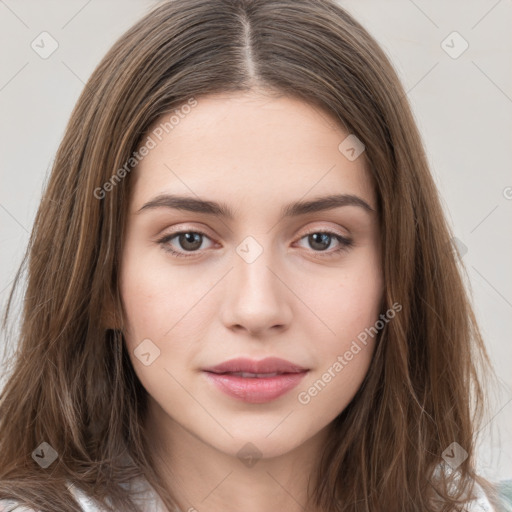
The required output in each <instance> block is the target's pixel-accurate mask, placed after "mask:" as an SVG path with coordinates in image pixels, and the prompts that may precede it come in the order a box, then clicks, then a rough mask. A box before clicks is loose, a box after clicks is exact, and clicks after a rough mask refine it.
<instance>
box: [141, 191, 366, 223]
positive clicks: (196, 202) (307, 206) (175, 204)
mask: <svg viewBox="0 0 512 512" xmlns="http://www.w3.org/2000/svg"><path fill="white" fill-rule="evenodd" d="M342 206H358V207H360V208H362V209H363V210H365V211H366V212H368V213H371V212H375V210H374V209H373V208H372V207H371V206H370V205H369V204H368V203H367V202H366V201H365V200H364V199H362V198H360V197H359V196H356V195H353V194H334V195H328V196H324V197H319V198H317V199H313V200H311V201H297V202H295V203H291V204H288V205H286V206H284V207H283V209H282V210H281V216H282V217H283V218H284V217H295V216H299V215H305V214H307V213H314V212H320V211H325V210H332V209H334V208H340V207H342ZM156 208H173V209H176V210H184V211H188V212H195V213H204V214H207V215H213V216H215V217H221V218H227V219H230V220H233V219H234V218H235V214H234V212H233V210H232V209H231V208H230V207H229V206H228V205H227V204H225V203H218V202H215V201H208V200H205V199H198V198H194V197H188V196H179V195H172V194H160V195H158V196H156V197H155V198H153V199H151V200H150V201H148V202H147V203H145V204H144V205H143V206H142V207H141V208H140V209H139V210H138V211H137V213H140V212H142V211H144V210H153V209H156Z"/></svg>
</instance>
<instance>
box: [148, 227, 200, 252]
mask: <svg viewBox="0 0 512 512" xmlns="http://www.w3.org/2000/svg"><path fill="white" fill-rule="evenodd" d="M204 238H208V236H207V235H206V234H204V233H201V232H200V231H179V232H177V233H173V234H171V235H166V236H164V237H163V238H161V239H160V240H158V243H159V244H160V245H161V246H162V247H163V249H164V250H165V251H167V252H170V253H171V254H173V255H174V256H178V257H180V256H183V257H187V256H188V254H186V253H187V252H189V253H197V252H199V249H200V248H201V245H202V244H203V241H204ZM174 239H177V244H176V243H175V244H172V243H171V241H172V240H174Z"/></svg>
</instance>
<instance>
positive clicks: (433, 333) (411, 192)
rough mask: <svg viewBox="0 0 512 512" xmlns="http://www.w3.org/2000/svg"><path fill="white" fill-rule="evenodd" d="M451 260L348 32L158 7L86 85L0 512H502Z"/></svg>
mask: <svg viewBox="0 0 512 512" xmlns="http://www.w3.org/2000/svg"><path fill="white" fill-rule="evenodd" d="M451 236H452V235H451V233H450V230H449V227H448V226H447V223H446V221H445V218H444V216H443V212H442V208H441V206H440V202H439V198H438V193H437V191H436V189H435V186H434V183H433V180H432V177H431V175H430V173H429V169H428V165H427V161H426V158H425V154H424V151H423V148H422V143H421V139H420V136H419V134H418V130H417V128H416V126H415V124H414V121H413V117H412V115H411V111H410V107H409V105H408V103H407V98H406V95H405V93H404V90H403V88H402V86H401V84H400V83H399V80H398V78H397V76H396V74H395V71H394V70H393V67H392V66H391V64H390V62H389V60H388V59H387V57H386V56H385V54H384V53H383V51H382V50H381V49H380V48H379V46H378V45H377V43H376V42H375V40H374V39H373V38H372V37H371V36H370V35H369V34H368V33H367V32H366V31H365V29H364V28H363V27H362V26H361V25H359V24H358V23H357V22H356V21H355V20H354V19H353V18H352V17H351V16H350V15H349V14H348V13H347V12H345V11H344V10H343V9H342V8H340V7H339V6H338V5H337V4H335V3H334V2H331V1H328V0H319V1H314V2H313V1H306V0H175V1H172V2H165V3H162V4H161V5H159V6H158V7H156V8H155V9H154V10H153V11H152V12H151V13H149V14H148V15H147V16H145V17H144V18H143V19H142V20H140V21H139V22H138V23H137V24H136V25H135V26H133V27H132V28H131V29H130V30H128V31H127V32H126V34H124V35H123V36H122V37H121V38H120V39H119V40H118V41H117V43H116V44H115V45H114V46H113V48H112V49H111V50H110V51H109V52H108V54H107V55H106V57H105V58H104V59H103V61H102V62H101V63H100V64H99V66H98V68H97V69H96V70H95V72H94V73H93V75H92V76H91V78H90V80H89V82H88V83H87V85H86V87H85V90H84V91H83V93H82V95H81V97H80V99H79V101H78V103H77V105H76V108H75V110H74V112H73V114H72V116H71V119H70V121H69V124H68V127H67V129H66V133H65V136H64V139H63V141H62V144H61V146H60V148H59V150H58V153H57V155H56V159H55V163H54V167H53V170H52V174H51V177H50V180H49V183H48V185H47V188H46V191H45V193H44V195H43V198H42V201H41V206H40V208H39V212H38V214H37V218H36V221H35V224H34V228H33V232H32V236H31V239H30V244H29V248H28V255H27V256H28V258H27V261H28V274H27V289H26V292H25V300H24V306H23V307H24V310H23V317H22V320H21V330H20V334H19V341H18V343H19V349H18V352H17V354H16V358H15V359H14V360H13V361H12V362H11V363H12V364H11V366H10V372H9V375H8V379H7V382H6V384H5V387H4V389H3V392H2V395H1V401H0V411H1V414H0V455H1V460H2V464H1V466H0V498H3V501H2V505H1V506H0V507H3V510H11V509H15V510H41V511H66V512H68V511H79V510H86V511H98V510H122V511H136V510H147V511H155V510H160V511H165V510H169V511H175V510H181V511H190V512H191V511H208V512H219V511H223V512H226V511H235V510H246V511H249V512H257V511H258V512H259V511H263V510H265V511H269V510H283V511H289V512H295V511H302V510H307V511H308V512H310V511H311V512H327V511H329V512H331V511H340V512H341V511H343V512H348V511H358V512H359V511H365V512H369V511H371V512H376V511H385V512H389V511H395V510H396V511H408V512H412V511H422V512H424V511H437V510H446V511H448V510H450V511H452V510H453V511H455V510H457V511H458V510H473V511H476V510H500V508H499V507H500V505H499V503H498V497H497V493H496V492H493V490H492V486H491V485H490V484H488V483H487V482H485V481H484V480H483V479H482V478H481V477H479V476H478V475H477V474H476V470H475V468H476V461H475V436H476V432H477V429H478V426H477V425H478V420H479V418H480V417H481V413H482V405H483V403H482V400H483V392H482V383H481V381H480V376H479V375H478V374H477V368H478V367H479V366H480V365H484V366H485V365H486V364H487V363H488V359H487V356H486V353H485V349H484V346H483V343H482V338H481V335H480V333H479V330H478V326H477V324H476V322H475V317H474V315H473V312H472V309H471V306H470V303H469V300H468V297H467V295H466V291H465V289H464V285H463V281H462V278H461V271H460V269H459V267H458V264H459V261H458V259H457V257H456V253H455V252H454V251H453V250H452V244H451ZM21 276H22V273H21V271H20V273H19V274H18V278H20V277H21ZM18 280H19V279H18ZM11 298H12V295H11ZM11 309H12V308H11ZM8 312H9V308H8V311H7V313H8ZM17 505H20V506H21V505H24V506H25V507H27V508H26V509H23V508H20V507H18V508H14V507H16V506H17ZM0 510H1V508H0Z"/></svg>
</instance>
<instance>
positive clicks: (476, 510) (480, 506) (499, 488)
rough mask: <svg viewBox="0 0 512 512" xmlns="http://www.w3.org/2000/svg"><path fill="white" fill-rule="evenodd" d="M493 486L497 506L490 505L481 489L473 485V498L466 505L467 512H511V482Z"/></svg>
mask: <svg viewBox="0 0 512 512" xmlns="http://www.w3.org/2000/svg"><path fill="white" fill-rule="evenodd" d="M493 485H494V487H495V491H496V492H495V499H494V501H497V502H498V503H497V505H496V506H494V505H492V504H491V500H490V499H489V497H488V496H487V494H486V493H485V491H484V490H483V489H482V487H481V486H480V485H479V484H477V483H475V487H474V493H475V497H474V499H473V501H471V502H470V503H468V506H469V508H468V509H467V510H468V512H512V480H503V481H500V482H498V483H496V484H493Z"/></svg>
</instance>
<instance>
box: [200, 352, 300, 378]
mask: <svg viewBox="0 0 512 512" xmlns="http://www.w3.org/2000/svg"><path fill="white" fill-rule="evenodd" d="M306 370H307V368H303V367H302V366H299V365H297V364H294V363H291V362H290V361H287V360H285V359H280V358H278V357H267V358H265V359H262V360H261V361H255V360H253V359H246V358H237V359H231V360H229V361H225V362H224V363H220V364H218V365H217V366H213V367H211V368H205V370H204V371H207V372H211V373H231V374H242V373H245V374H252V375H254V376H267V377H268V376H269V374H276V375H280V374H282V373H300V372H304V371H306Z"/></svg>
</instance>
